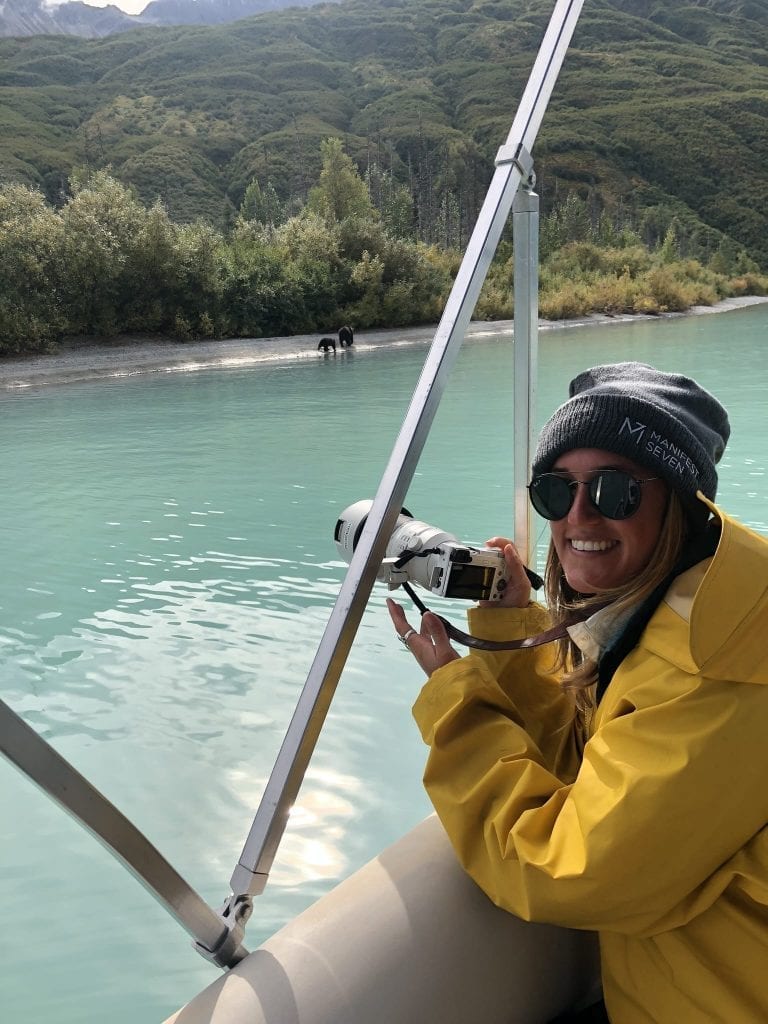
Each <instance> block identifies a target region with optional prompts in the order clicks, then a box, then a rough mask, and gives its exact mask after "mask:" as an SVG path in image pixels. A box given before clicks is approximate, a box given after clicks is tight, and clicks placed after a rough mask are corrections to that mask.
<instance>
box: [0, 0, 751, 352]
mask: <svg viewBox="0 0 768 1024" xmlns="http://www.w3.org/2000/svg"><path fill="white" fill-rule="evenodd" d="M550 13H551V7H550V5H549V4H542V3H541V2H540V0H475V2H471V0H408V2H406V0H365V2H364V0H344V2H342V3H340V4H333V5H319V6H315V7H311V8H302V9H289V10H285V11H281V12H276V13H272V14H265V15H259V16H256V17H253V18H249V19H246V20H244V21H240V22H236V23H233V24H229V25H223V26H216V27H201V28H197V27H195V28H192V27H181V28H145V29H139V30H136V31H131V32H127V33H124V34H121V35H119V36H113V37H108V38H104V39H98V40H84V39H77V38H74V37H64V36H60V37H59V36H56V37H53V36H46V37H43V36H36V37H27V38H24V39H4V40H0V125H1V126H2V132H0V189H1V191H0V254H1V257H2V264H1V265H0V278H1V280H0V286H2V290H1V291H0V303H2V305H0V331H2V337H1V338H0V346H2V350H3V351H6V352H10V351H21V350H25V349H30V348H32V349H34V348H40V347H45V346H49V345H51V344H53V343H55V340H56V339H57V338H58V337H60V336H61V335H62V334H66V333H84V334H101V335H103V334H105V333H110V332H112V331H116V330H118V331H160V332H166V333H175V334H176V336H178V337H194V336H210V337H215V336H223V335H231V334H233V333H247V334H259V333H290V332H292V331H296V330H314V329H318V330H326V329H327V326H326V325H328V324H331V325H332V324H333V323H334V322H339V321H338V318H339V317H341V318H342V319H344V320H347V319H353V320H354V321H355V322H356V323H357V325H358V326H360V327H362V326H365V325H371V326H372V325H374V324H377V323H387V324H390V325H392V326H396V325H397V324H401V323H415V322H425V321H429V320H432V319H434V317H435V316H436V313H437V312H439V309H440V308H441V303H442V302H443V301H444V298H445V295H446V294H447V290H448V289H449V287H450V281H451V279H452V275H453V274H454V273H455V270H456V267H457V266H458V260H459V258H460V253H461V250H462V249H463V247H464V245H465V244H466V241H467V239H468V237H469V233H470V231H471V228H472V225H473V224H474V221H475V219H476V217H477V212H478V210H479V207H480V204H481V202H482V199H483V197H484V194H485V190H486V188H487V185H488V182H489V180H490V177H491V174H492V172H493V160H494V155H495V152H496V150H497V149H498V147H499V145H501V144H502V143H503V142H504V141H505V140H506V135H507V133H508V131H509V126H510V124H511V121H512V117H513V115H514V111H515V108H516V104H517V101H518V99H519V97H520V94H521V91H522V88H523V86H524V84H525V81H526V79H527V76H528V74H529V71H530V68H531V65H532V63H533V59H534V57H535V54H536V50H537V48H538V46H539V43H540V41H541V38H542V35H543V32H544V29H545V26H546V22H547V20H548V18H549V15H550ZM329 147H330V148H329ZM534 159H535V170H536V176H537V181H536V190H537V192H538V193H539V194H540V196H541V201H542V211H543V215H544V216H543V220H542V252H543V256H544V258H545V263H544V273H543V275H542V311H543V310H544V309H545V308H551V310H552V312H553V315H554V314H555V313H556V311H557V308H558V307H559V308H560V309H561V310H562V314H561V315H570V312H569V311H571V310H572V309H574V308H575V307H582V306H584V304H585V303H586V304H589V303H597V305H596V306H595V308H604V309H608V310H610V309H614V308H616V309H618V308H644V307H645V308H647V310H648V311H654V310H655V311H659V310H663V309H670V308H680V304H681V303H683V308H684V304H685V301H686V295H688V294H694V293H696V294H699V293H701V294H700V295H699V298H698V299H696V301H706V300H707V299H706V296H707V295H708V296H710V300H711V301H714V300H715V299H716V298H717V297H719V296H721V295H724V294H736V293H739V292H740V291H743V290H744V289H748V290H750V289H756V290H760V289H761V288H762V284H761V283H760V282H761V281H762V280H763V279H762V277H761V271H762V270H764V269H765V268H766V266H768V241H766V239H767V238H768V232H767V231H766V228H768V212H766V211H768V0H752V2H741V0H698V2H696V0H689V2H687V3H674V2H671V0H594V2H590V0H587V3H586V4H585V6H584V12H583V14H582V17H581V20H580V22H579V24H578V26H577V29H576V34H575V37H574V41H573V46H572V48H571V51H570V52H569V54H568V56H567V58H566V61H565V65H564V69H563V72H562V74H561V77H560V79H559V81H558V84H557V86H556V89H555V93H554V95H553V98H552V102H551V104H550V107H549V110H548V111H547V115H546V117H545V120H544V125H543V127H542V131H541V133H540V136H539V140H538V141H537V144H536V147H535V151H534ZM323 175H325V178H323ZM339 175H341V178H342V180H345V181H349V180H352V179H355V188H354V189H352V191H353V192H355V194H356V195H357V197H358V198H357V200H356V201H355V202H353V203H352V207H351V212H350V210H349V209H347V208H346V207H344V206H343V205H342V207H341V208H337V209H335V208H334V205H333V201H332V199H331V198H329V197H330V196H331V193H332V192H333V181H334V179H335V178H337V177H338V176H339ZM355 204H357V205H355ZM111 205H113V206H114V209H112V210H111ZM96 225H98V229H97V227H96ZM574 245H575V246H582V248H581V249H580V250H579V251H578V254H577V255H574V252H573V246H574ZM563 247H565V252H564V254H563V252H561V250H562V249H563ZM569 247H570V248H569ZM585 247H586V248H585ZM511 259H512V254H511V251H510V248H509V243H508V241H505V242H503V243H502V247H501V250H500V252H499V255H498V257H497V260H496V262H495V264H494V267H493V269H492V273H491V275H490V279H489V281H488V283H487V285H486V288H485V290H484V293H483V297H482V298H481V302H480V306H481V307H482V310H483V311H484V314H482V313H481V312H478V315H488V316H499V315H509V312H510V309H511V298H510V296H509V289H510V284H509V282H510V274H511V266H512V263H511ZM110 260H111V262H110ZM574 261H575V262H574ZM672 267H675V268H676V270H675V275H674V276H675V279H676V280H677V281H678V284H677V285H675V287H674V288H673V287H671V285H670V281H669V277H670V274H671V268H672ZM148 268H150V269H151V272H152V275H153V276H152V277H151V278H150V277H148V276H147V274H148ZM654 268H655V271H657V273H656V278H655V279H654V280H656V286H655V288H654V287H651V285H650V283H649V280H650V279H649V278H648V277H647V275H648V274H651V273H652V272H653V271H654ZM89 275H90V276H89ZM196 275H197V276H196ZM200 275H202V276H200ZM598 279H599V280H600V281H602V282H603V283H602V284H601V285H600V287H598V285H597V282H598ZM661 279H663V281H664V283H663V284H662V281H661ZM24 281H27V282H28V283H30V282H31V283H30V284H29V287H27V292H28V293H29V294H28V295H27V296H26V297H25V295H24V294H23V292H24V289H23V287H21V283H23V282H24ZM639 281H642V282H644V283H643V286H642V287H640V285H639V284H638V282H639ZM34 282H39V284H33V283H34ZM682 282H685V286H684V287H683V284H682ZM46 283H47V287H46ZM137 283H138V286H137ZM681 289H682V292H681ZM683 293H685V294H683ZM14 296H15V297H14ZM30 296H37V300H36V302H35V303H32V299H31V298H30ZM702 296H704V297H703V298H702ZM31 303H32V304H33V305H34V307H35V308H34V315H32V313H31V312H30V310H31ZM30 317H32V319H30Z"/></svg>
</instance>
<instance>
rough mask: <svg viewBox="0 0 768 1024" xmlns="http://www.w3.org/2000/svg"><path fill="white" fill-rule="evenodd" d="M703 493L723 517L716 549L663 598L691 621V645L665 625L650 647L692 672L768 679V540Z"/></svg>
mask: <svg viewBox="0 0 768 1024" xmlns="http://www.w3.org/2000/svg"><path fill="white" fill-rule="evenodd" d="M698 497H699V499H700V500H701V501H703V502H704V503H705V504H706V505H707V506H708V508H709V509H710V511H711V512H712V513H713V514H714V515H715V516H716V517H717V518H718V519H719V521H720V524H721V532H720V540H719V543H718V545H717V550H716V551H715V554H714V556H713V557H712V558H711V559H709V560H708V562H707V563H703V564H702V565H700V566H694V568H693V569H691V570H689V571H688V573H684V574H683V575H682V576H680V577H678V579H677V580H676V581H675V583H673V585H672V586H671V587H670V591H669V593H668V594H667V596H666V597H665V599H664V602H663V603H664V604H665V605H666V606H668V608H671V609H672V610H673V611H674V612H675V613H676V614H677V615H679V616H681V617H682V618H684V619H687V620H688V623H689V631H688V649H687V650H684V649H681V645H680V635H679V631H673V632H674V633H676V636H675V637H674V638H673V635H672V632H670V631H668V630H665V629H661V630H660V631H659V633H658V634H657V635H656V637H655V638H651V637H649V638H648V639H649V640H650V641H651V643H650V644H649V646H650V647H652V648H653V649H655V650H657V652H658V653H660V654H663V656H664V657H666V658H668V659H669V660H670V661H672V662H673V663H674V664H677V665H678V666H679V667H680V668H683V669H685V670H687V671H691V672H700V673H701V674H702V675H704V676H708V677H710V678H717V679H730V680H732V681H733V682H741V683H768V644H766V638H767V637H768V539H766V538H765V537H761V536H760V535H759V534H757V533H754V532H753V531H752V530H749V529H747V528H746V527H745V526H743V525H742V524H741V523H738V522H737V521H736V520H734V519H732V518H731V517H730V516H728V515H726V514H725V513H724V512H722V511H721V510H720V509H719V508H717V507H716V506H715V505H714V504H713V503H712V502H710V501H709V500H708V499H707V498H705V497H704V496H703V495H702V494H701V492H699V495H698ZM662 648H663V649H662Z"/></svg>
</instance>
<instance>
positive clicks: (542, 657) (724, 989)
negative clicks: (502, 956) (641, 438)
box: [414, 506, 768, 1024]
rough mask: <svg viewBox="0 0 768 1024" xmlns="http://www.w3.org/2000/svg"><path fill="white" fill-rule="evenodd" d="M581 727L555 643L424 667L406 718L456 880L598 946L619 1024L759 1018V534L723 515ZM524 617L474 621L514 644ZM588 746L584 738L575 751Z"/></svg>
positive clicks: (764, 735)
mask: <svg viewBox="0 0 768 1024" xmlns="http://www.w3.org/2000/svg"><path fill="white" fill-rule="evenodd" d="M712 508H713V510H714V511H715V512H716V514H717V515H718V516H719V517H720V519H721V522H722V533H721V537H720V542H719V544H718V547H717V551H716V553H715V555H714V556H713V557H712V558H711V559H708V560H707V561H706V562H704V563H700V564H699V565H697V566H694V568H693V569H690V570H688V572H686V573H684V574H683V575H682V576H679V577H678V578H677V579H676V580H675V582H674V583H673V585H672V587H671V588H670V590H669V592H668V593H667V595H666V597H665V599H664V601H663V602H662V603H661V604H660V605H659V607H658V608H657V610H656V611H655V613H654V614H653V616H652V618H651V619H650V622H649V624H648V626H647V627H646V629H645V631H644V632H643V634H642V636H641V638H640V641H639V643H638V644H637V646H636V647H635V648H634V649H633V650H632V651H631V653H630V654H629V655H628V656H627V657H626V658H625V659H624V661H623V662H622V663H621V665H620V666H619V668H618V669H617V671H616V673H615V675H614V676H613V679H612V681H611V683H610V685H609V686H608V688H607V690H606V692H605V694H604V696H603V698H602V700H601V702H600V704H599V706H598V708H597V710H596V711H595V712H594V714H593V716H592V721H590V722H587V721H585V719H584V716H583V715H581V714H580V713H579V712H576V711H575V710H574V706H573V701H572V700H571V698H570V697H568V696H567V695H566V694H564V693H563V692H562V691H561V690H560V688H559V686H558V683H557V679H556V678H555V677H554V676H553V674H552V659H553V653H552V648H551V646H544V647H538V648H532V649H528V650H522V651H511V652H502V653H486V652H481V653H475V652H473V653H472V654H470V655H469V657H466V658H462V659H461V660H458V661H453V662H451V663H450V664H448V665H446V666H444V667H443V668H441V669H438V670H437V671H436V672H435V673H434V674H433V675H432V676H431V678H430V679H429V680H428V681H427V683H426V685H425V687H424V689H423V690H422V693H421V695H420V696H419V699H418V700H417V702H416V705H415V707H414V714H415V717H416V720H417V722H418V725H419V728H420V729H421V733H422V736H423V738H424V740H425V742H426V743H427V744H428V745H429V746H430V748H431V751H430V754H429V759H428V762H427V768H426V772H425V776H424V782H425V785H426V788H427V791H428V793H429V796H430V798H431V800H432V803H433V804H434V806H435V809H436V810H437V813H438V815H439V817H440V819H441V820H442V822H443V825H444V827H445V829H446V831H447V833H448V835H449V837H450V839H451V842H452V844H453V846H454V849H455V850H456V853H457V855H458V857H459V860H460V861H461V863H462V865H463V866H464V868H465V869H466V870H467V871H468V873H469V874H470V875H471V876H472V877H473V878H474V879H475V881H476V882H477V883H478V884H479V885H480V886H481V888H482V889H483V890H484V891H485V892H486V893H487V894H488V896H490V898H491V899H492V900H493V901H494V902H495V903H497V904H498V905H499V906H501V907H504V908H505V909H507V910H510V911H512V912H513V913H514V914H517V915H518V916H519V917H521V918H524V919H525V920H531V921H542V922H550V923H553V924H559V925H565V926H568V927H572V928H584V929H590V930H596V931H598V932H599V933H600V947H601V957H602V973H603V987H604V993H605V1001H606V1006H607V1009H608V1013H609V1015H610V1018H611V1020H612V1021H613V1022H615V1024H699V1022H701V1024H704V1022H706V1024H713V1022H722V1024H765V1022H766V1021H768V685H767V684H768V540H766V539H765V538H762V537H760V536H758V535H757V534H755V533H753V532H751V531H750V530H748V529H746V528H745V527H743V526H741V525H739V524H738V523H736V522H734V521H733V520H731V519H729V518H728V517H727V516H725V515H723V514H722V513H720V512H719V511H718V510H716V509H714V506H712ZM549 625H550V623H549V620H548V618H547V615H546V612H545V611H544V610H543V609H542V608H541V607H539V606H537V605H531V606H530V607H528V608H525V609H488V608H478V609H473V610H472V611H471V612H470V627H471V631H472V632H473V633H474V634H475V635H476V636H482V637H484V638H486V639H492V640H501V639H515V638H517V637H523V636H530V635H532V634H535V633H538V632H542V631H543V630H544V629H546V628H547V627H548V626H549ZM585 739H586V745H585V744H584V740H585Z"/></svg>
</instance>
